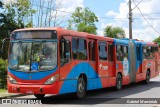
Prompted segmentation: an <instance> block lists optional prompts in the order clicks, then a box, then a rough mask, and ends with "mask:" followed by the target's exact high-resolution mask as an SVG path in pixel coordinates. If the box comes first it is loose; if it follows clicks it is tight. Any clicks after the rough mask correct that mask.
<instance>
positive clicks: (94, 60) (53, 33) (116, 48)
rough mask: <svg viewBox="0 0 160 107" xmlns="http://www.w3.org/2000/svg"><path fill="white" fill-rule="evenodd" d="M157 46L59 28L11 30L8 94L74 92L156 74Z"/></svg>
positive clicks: (119, 84)
mask: <svg viewBox="0 0 160 107" xmlns="http://www.w3.org/2000/svg"><path fill="white" fill-rule="evenodd" d="M159 59H160V54H159V52H158V44H156V43H153V42H151V43H149V42H143V41H138V40H129V39H114V38H108V37H102V36H97V35H92V34H88V33H83V32H76V31H71V30H65V29H62V28H30V29H20V30H15V31H14V32H12V34H11V36H10V47H9V57H8V60H9V65H8V80H7V84H8V92H9V93H32V94H34V95H35V97H37V98H43V97H44V96H45V94H56V95H59V94H66V93H75V94H76V96H77V97H78V98H83V97H85V95H86V91H87V90H94V89H100V88H106V87H113V86H115V88H116V89H117V90H120V89H121V88H122V86H123V85H127V84H130V83H133V82H139V81H144V82H145V83H149V80H150V78H154V77H156V76H158V75H159V71H160V69H159V66H158V65H160V64H159Z"/></svg>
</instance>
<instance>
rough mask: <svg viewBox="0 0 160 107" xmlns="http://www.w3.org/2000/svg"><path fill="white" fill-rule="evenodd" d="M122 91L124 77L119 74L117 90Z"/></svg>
mask: <svg viewBox="0 0 160 107" xmlns="http://www.w3.org/2000/svg"><path fill="white" fill-rule="evenodd" d="M121 89H122V76H121V74H119V73H118V75H117V78H116V90H121Z"/></svg>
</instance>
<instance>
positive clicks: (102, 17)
mask: <svg viewBox="0 0 160 107" xmlns="http://www.w3.org/2000/svg"><path fill="white" fill-rule="evenodd" d="M31 5H34V6H38V7H40V8H46V9H50V10H56V11H59V12H64V13H68V14H72V12H68V11H62V10H59V9H53V8H49V7H45V6H40V5H37V4H31ZM98 18H101V19H119V20H123V19H126V20H127V19H128V18H115V17H104V16H100V17H98ZM134 19H141V18H134ZM147 19H151V20H156V19H160V17H157V18H147Z"/></svg>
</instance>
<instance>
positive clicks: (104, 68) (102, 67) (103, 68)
mask: <svg viewBox="0 0 160 107" xmlns="http://www.w3.org/2000/svg"><path fill="white" fill-rule="evenodd" d="M99 69H101V70H108V66H103V65H102V64H100V65H99Z"/></svg>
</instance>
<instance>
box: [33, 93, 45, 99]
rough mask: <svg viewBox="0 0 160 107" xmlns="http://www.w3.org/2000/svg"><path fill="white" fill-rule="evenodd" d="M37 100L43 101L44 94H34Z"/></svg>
mask: <svg viewBox="0 0 160 107" xmlns="http://www.w3.org/2000/svg"><path fill="white" fill-rule="evenodd" d="M34 96H35V97H36V98H37V99H43V98H44V96H45V94H34Z"/></svg>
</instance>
